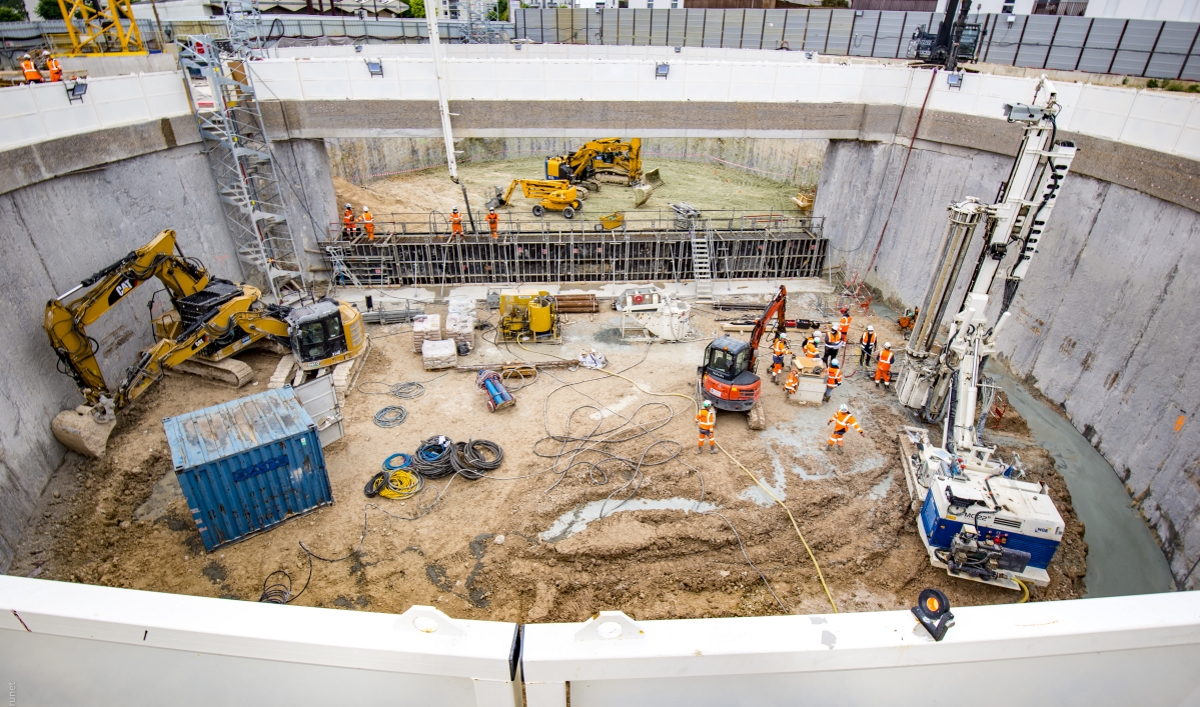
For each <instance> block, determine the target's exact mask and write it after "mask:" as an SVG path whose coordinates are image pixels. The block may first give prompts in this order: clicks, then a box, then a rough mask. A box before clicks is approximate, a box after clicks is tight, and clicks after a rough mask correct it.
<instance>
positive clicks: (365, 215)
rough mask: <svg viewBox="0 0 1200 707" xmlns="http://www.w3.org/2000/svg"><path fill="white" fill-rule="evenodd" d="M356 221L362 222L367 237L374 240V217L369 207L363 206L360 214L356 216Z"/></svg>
mask: <svg viewBox="0 0 1200 707" xmlns="http://www.w3.org/2000/svg"><path fill="white" fill-rule="evenodd" d="M358 222H359V223H361V224H362V227H363V231H365V232H366V234H367V239H368V240H372V241H373V240H375V217H374V216H372V215H371V207H369V206H363V212H362V216H359V217H358Z"/></svg>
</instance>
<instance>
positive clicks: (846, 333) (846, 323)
mask: <svg viewBox="0 0 1200 707" xmlns="http://www.w3.org/2000/svg"><path fill="white" fill-rule="evenodd" d="M838 331H839V332H841V334H842V340H843V341H849V340H850V308H849V307H842V318H841V319H840V320H839V321H838Z"/></svg>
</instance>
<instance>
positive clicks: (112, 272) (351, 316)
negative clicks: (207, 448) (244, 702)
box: [44, 230, 366, 457]
mask: <svg viewBox="0 0 1200 707" xmlns="http://www.w3.org/2000/svg"><path fill="white" fill-rule="evenodd" d="M150 279H158V280H159V281H161V282H162V283H163V285H164V286H165V287H166V289H167V292H168V293H169V294H170V298H171V303H172V304H173V305H174V309H172V310H170V311H167V312H166V313H164V314H162V315H161V316H159V317H157V318H156V319H155V320H154V334H155V337H156V338H157V339H158V343H156V344H154V345H153V346H151V347H149V348H147V349H145V350H143V351H142V353H141V355H140V356H139V357H138V361H137V363H135V364H134V365H133V366H130V367H129V368H128V369H127V370H126V372H125V377H124V378H123V379H122V380H121V382H120V383H119V384H118V385H117V386H116V387H115V388H114V387H110V386H109V385H108V383H107V382H106V381H105V380H104V375H103V373H102V372H101V370H100V363H99V361H97V359H96V350H97V348H98V344H97V342H96V340H95V339H93V338H91V337H90V336H88V334H87V327H88V326H90V325H91V324H93V323H95V322H96V321H97V320H98V319H100V317H102V316H103V315H104V314H105V313H106V312H108V311H109V310H111V309H112V308H113V306H115V305H116V304H117V303H118V302H120V301H121V300H122V299H124V298H125V297H126V296H128V295H129V293H130V292H132V291H133V290H135V289H136V288H137V287H138V285H141V284H142V283H143V282H146V281H147V280H150ZM80 290H86V293H85V294H83V295H81V296H79V297H78V298H76V299H74V300H71V301H69V302H65V303H64V300H66V299H67V298H68V297H70V296H71V295H73V294H75V293H76V292H79V291H80ZM44 324H45V328H46V335H47V336H48V337H49V338H50V346H51V347H52V348H53V349H54V353H55V354H56V355H57V356H58V361H59V370H60V371H61V372H62V373H65V374H67V375H69V376H71V378H72V379H73V380H74V381H75V385H76V386H77V387H78V388H79V392H80V393H82V394H83V397H84V399H85V400H86V402H87V405H86V406H81V407H79V408H76V409H75V410H67V411H64V412H62V413H60V414H59V415H58V416H57V417H55V418H54V422H53V424H52V426H51V427H52V429H53V431H54V436H55V437H57V438H58V439H59V441H60V442H62V443H63V444H64V445H66V446H67V447H69V448H71V449H73V450H75V451H77V452H79V453H81V454H85V455H88V456H93V457H96V456H100V455H101V454H103V452H104V448H105V445H106V444H107V440H108V436H109V434H111V432H112V427H113V425H112V422H113V420H114V415H115V413H116V412H117V411H119V410H121V409H122V408H124V407H125V406H127V405H128V404H129V403H131V402H132V401H133V400H135V399H136V398H137V397H138V396H139V395H141V394H142V393H143V392H145V390H146V389H147V388H149V387H150V385H151V384H153V383H154V382H155V381H158V380H160V379H161V378H162V377H163V373H164V372H165V371H167V370H168V369H171V368H173V367H176V366H180V365H182V364H184V363H188V362H190V363H193V364H194V363H197V362H199V363H202V364H203V365H204V366H205V367H206V368H207V369H208V370H207V372H206V374H215V376H216V377H219V378H223V379H225V380H226V381H227V382H229V383H231V384H233V385H234V386H235V387H241V386H242V385H243V384H245V383H246V382H247V381H249V380H250V378H251V377H252V373H253V372H252V370H251V369H250V367H249V366H248V365H246V364H245V363H242V362H241V361H237V360H235V359H233V358H230V357H231V356H233V354H235V353H237V352H239V351H243V350H245V349H246V348H248V347H250V346H253V345H255V344H258V343H263V342H265V341H272V342H275V343H276V344H279V345H282V346H283V347H286V348H287V349H288V350H290V351H291V352H292V354H293V355H295V357H296V359H297V360H298V361H299V363H300V367H301V369H303V370H307V371H312V370H317V369H320V368H325V367H327V366H333V365H336V364H338V363H341V362H343V361H348V360H350V359H353V358H355V357H356V356H358V355H360V354H361V353H362V352H363V351H364V349H365V347H366V336H365V333H364V329H363V323H362V315H360V314H359V312H358V310H356V309H354V308H353V307H351V306H349V305H347V304H344V303H341V302H336V301H334V300H330V299H324V300H321V301H318V302H315V303H313V304H310V305H306V306H303V307H287V306H284V305H279V304H270V303H267V302H265V301H263V299H262V294H261V293H260V292H259V290H258V289H257V288H255V287H252V286H250V285H245V284H239V283H234V282H230V281H228V280H222V279H218V278H211V277H209V274H208V271H207V270H206V269H205V268H204V265H203V264H202V263H201V262H200V261H198V260H196V259H195V258H187V257H184V256H183V255H182V253H180V252H179V250H178V248H177V247H176V244H175V232H174V231H171V230H165V231H162V232H161V233H159V234H158V235H157V236H155V238H154V239H153V240H152V241H150V243H148V244H146V245H145V246H143V247H142V248H139V249H138V250H135V251H133V252H131V253H129V254H128V255H126V256H125V257H124V258H122V259H120V260H118V261H117V262H115V263H113V264H112V265H109V266H108V267H106V268H104V269H103V270H100V271H99V272H97V273H96V274H94V275H92V276H90V277H88V278H87V279H85V280H84V281H83V282H81V283H80V284H79V285H78V286H76V287H75V288H73V289H72V290H70V291H69V292H67V293H66V294H63V295H61V296H59V297H57V298H55V299H52V300H50V301H49V302H47V303H46V316H45V322H44Z"/></svg>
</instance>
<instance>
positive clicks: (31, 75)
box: [21, 54, 42, 83]
mask: <svg viewBox="0 0 1200 707" xmlns="http://www.w3.org/2000/svg"><path fill="white" fill-rule="evenodd" d="M21 74H22V75H23V76H24V77H25V80H26V81H28V82H29V83H42V72H40V71H38V68H37V65H36V64H34V63H33V57H31V56H29V55H28V54H26V55H25V56H23V57H21Z"/></svg>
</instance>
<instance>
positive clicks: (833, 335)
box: [821, 325, 846, 366]
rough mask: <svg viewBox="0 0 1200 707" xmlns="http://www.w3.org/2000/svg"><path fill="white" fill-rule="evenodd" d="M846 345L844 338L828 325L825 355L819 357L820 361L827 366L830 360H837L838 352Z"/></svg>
mask: <svg viewBox="0 0 1200 707" xmlns="http://www.w3.org/2000/svg"><path fill="white" fill-rule="evenodd" d="M845 345H846V337H844V336H842V333H841V332H840V331H838V330H837V329H836V328H835V327H834V326H833V325H830V327H829V332H828V333H826V334H825V354H824V355H823V356H821V360H823V361H824V362H825V365H826V366H828V365H829V362H830V361H831V360H832V359H835V358H837V355H838V352H839V351H841V349H842V347H843V346H845Z"/></svg>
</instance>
